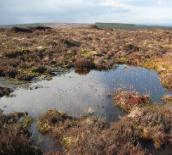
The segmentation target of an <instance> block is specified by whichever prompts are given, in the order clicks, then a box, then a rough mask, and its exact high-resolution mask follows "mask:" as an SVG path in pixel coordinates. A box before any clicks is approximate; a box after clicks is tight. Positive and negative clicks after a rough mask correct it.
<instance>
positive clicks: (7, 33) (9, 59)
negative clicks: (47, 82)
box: [0, 27, 172, 88]
mask: <svg viewBox="0 0 172 155" xmlns="http://www.w3.org/2000/svg"><path fill="white" fill-rule="evenodd" d="M14 30H15V31H14ZM25 30H26V31H30V33H27V32H25ZM18 32H21V33H18ZM0 42H1V45H0V66H1V67H0V76H4V77H11V78H16V79H19V80H32V79H33V78H34V77H37V76H39V75H41V74H44V75H46V76H52V75H51V73H54V71H56V70H59V69H60V68H62V69H69V68H71V67H79V68H82V69H83V70H85V68H87V70H89V69H99V70H101V69H110V68H112V67H113V66H114V65H115V64H116V63H125V64H131V65H140V66H146V67H148V68H156V66H158V65H159V63H156V64H154V65H153V66H152V65H149V63H150V62H154V61H158V62H159V61H160V62H161V59H159V58H162V57H163V59H162V61H163V62H164V64H165V63H166V62H167V61H166V58H168V57H169V56H170V55H171V49H172V46H171V31H170V30H165V29H149V30H146V29H140V30H117V29H115V30H98V29H95V28H79V27H77V28H63V27H61V28H59V29H57V28H54V29H51V28H46V27H45V28H43V27H40V28H39V27H37V28H13V29H12V31H11V30H9V29H1V30H0ZM168 60H169V61H168V63H167V64H166V65H168V64H169V63H170V62H171V61H170V58H168ZM145 63H146V64H145ZM39 66H44V67H45V68H46V70H44V71H41V72H39V70H38V72H37V70H35V68H39ZM157 71H158V72H160V71H159V70H157ZM171 73H172V72H171V69H169V68H166V72H164V71H163V73H162V74H161V73H160V77H161V81H162V83H163V84H164V85H165V86H166V87H167V88H171V80H170V79H171Z"/></svg>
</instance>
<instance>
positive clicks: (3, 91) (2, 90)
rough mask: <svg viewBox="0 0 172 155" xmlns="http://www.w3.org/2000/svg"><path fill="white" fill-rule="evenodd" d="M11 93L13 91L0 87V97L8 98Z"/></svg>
mask: <svg viewBox="0 0 172 155" xmlns="http://www.w3.org/2000/svg"><path fill="white" fill-rule="evenodd" d="M11 92H13V90H12V89H10V88H5V87H0V97H3V96H4V95H7V96H9V95H10V93H11Z"/></svg>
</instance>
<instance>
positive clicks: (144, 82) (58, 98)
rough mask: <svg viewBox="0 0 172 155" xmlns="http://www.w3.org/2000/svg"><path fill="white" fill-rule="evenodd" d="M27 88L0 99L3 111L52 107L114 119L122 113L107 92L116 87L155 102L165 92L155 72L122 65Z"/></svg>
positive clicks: (40, 110) (36, 111) (42, 110)
mask: <svg viewBox="0 0 172 155" xmlns="http://www.w3.org/2000/svg"><path fill="white" fill-rule="evenodd" d="M30 88H32V89H24V88H18V89H16V90H15V91H14V93H13V95H15V96H14V97H3V98H1V99H0V109H2V110H4V112H7V113H8V112H12V111H21V112H22V111H27V112H29V114H31V115H32V116H33V117H39V116H40V115H41V114H43V113H45V112H46V111H47V110H48V109H53V108H56V109H58V110H60V111H63V112H67V113H68V114H70V115H72V116H80V115H85V114H87V113H92V114H94V115H96V116H98V117H103V118H105V119H106V120H108V121H114V120H116V119H118V117H119V116H121V115H122V113H121V111H120V110H119V109H118V108H117V107H115V106H114V105H113V104H112V99H111V97H110V95H109V94H111V93H113V92H114V91H115V90H116V89H118V88H126V89H131V90H136V91H138V92H140V93H142V94H149V95H150V96H151V98H152V100H153V101H155V102H159V101H160V98H161V97H162V96H163V95H164V94H165V93H167V90H166V89H165V88H163V86H162V85H161V83H160V81H159V77H158V75H157V73H156V72H153V71H150V70H147V69H144V68H140V67H132V66H130V67H127V66H125V65H119V66H118V67H117V68H115V69H113V70H110V71H91V72H90V73H88V74H87V75H79V74H77V73H75V72H74V71H71V72H69V73H66V74H64V75H60V76H56V77H54V78H53V79H52V80H51V81H46V80H44V81H40V82H36V83H34V84H31V86H30Z"/></svg>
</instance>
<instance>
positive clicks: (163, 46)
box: [0, 24, 172, 155]
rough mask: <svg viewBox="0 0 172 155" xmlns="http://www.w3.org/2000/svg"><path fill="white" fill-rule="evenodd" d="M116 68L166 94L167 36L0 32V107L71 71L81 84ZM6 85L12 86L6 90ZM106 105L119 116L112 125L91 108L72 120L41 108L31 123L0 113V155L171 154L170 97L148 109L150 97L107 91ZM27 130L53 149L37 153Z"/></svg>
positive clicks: (162, 31)
mask: <svg viewBox="0 0 172 155" xmlns="http://www.w3.org/2000/svg"><path fill="white" fill-rule="evenodd" d="M118 65H124V70H125V69H126V70H127V68H130V66H134V67H139V68H144V69H146V70H150V71H151V72H156V74H157V75H158V76H159V77H158V78H159V81H160V83H161V84H162V87H163V88H164V89H165V90H166V91H168V92H171V89H172V30H171V29H168V28H137V29H127V28H125V29H119V28H118V29H100V28H97V27H96V26H94V25H89V26H87V25H82V26H79V25H60V26H55V25H51V24H50V25H46V26H34V27H12V28H0V79H1V80H0V97H1V98H0V104H1V103H3V102H4V100H7V102H8V100H10V98H15V96H13V93H14V94H15V91H17V89H18V88H19V87H20V86H21V85H22V86H23V85H27V84H32V83H34V82H36V81H42V80H48V81H51V79H53V78H54V77H56V76H58V74H60V75H61V74H65V73H66V72H69V71H71V70H74V72H76V73H77V74H79V75H82V77H84V76H87V74H89V72H91V71H92V70H94V71H99V72H103V73H106V72H108V71H110V70H112V69H114V70H115V69H116V68H117V66H118ZM124 72H125V71H124ZM145 76H147V75H145ZM132 80H135V79H134V78H133V79H132ZM4 81H6V82H4ZM7 81H8V82H9V83H12V84H10V85H8V84H6V83H8V82H7ZM130 81H131V80H130ZM118 82H120V80H119V81H118V80H117V83H118ZM66 84H67V83H66ZM82 85H85V83H84V80H83V82H82ZM64 87H65V83H64ZM139 87H143V88H144V87H145V81H144V82H143V83H142V81H140V84H139ZM155 87H156V86H155ZM93 88H94V86H93ZM93 88H92V89H93ZM34 89H41V88H39V87H36V88H34ZM157 89H158V88H157ZM30 91H32V90H30ZM73 91H74V90H73ZM69 95H70V94H69ZM95 95H96V94H95ZM16 97H17V96H16ZM38 97H40V96H38ZM107 97H110V99H111V100H112V107H113V106H114V107H116V108H118V109H119V110H120V111H122V113H123V115H122V116H121V117H120V118H118V119H117V120H115V121H106V120H104V119H103V118H100V117H97V116H96V117H95V116H94V110H93V109H91V108H89V109H88V115H82V116H78V117H77V116H71V115H70V114H69V113H64V112H66V111H63V110H62V111H63V112H61V109H55V108H53V107H48V108H47V112H45V113H44V114H41V115H39V116H38V117H37V118H35V117H34V116H33V115H32V113H30V112H29V111H27V110H26V111H25V112H23V111H22V112H21V111H16V110H15V111H10V113H8V112H5V110H3V111H4V112H3V111H2V112H1V113H0V137H1V138H0V154H2V155H8V154H11V155H18V154H25V155H26V154H28V155H32V154H33V155H37V154H40V155H41V154H44V155H45V154H46V155H55V154H59V155H60V154H62V155H63V154H73V155H76V154H88V155H91V154H100V155H101V154H102V155H104V154H107V155H112V154H119V155H128V154H129V155H137V154H138V155H142V154H156V155H157V154H160V155H161V154H163V155H169V154H172V96H171V93H168V94H166V95H164V96H161V100H159V101H156V103H154V100H153V99H152V98H151V96H150V94H142V93H140V92H137V91H136V90H128V89H127V90H126V89H125V90H124V89H123V88H118V89H115V90H114V91H113V92H111V93H110V94H108V95H107ZM88 98H89V96H88ZM76 100H77V98H76ZM10 101H11V100H10ZM18 102H19V101H18ZM22 102H23V103H22V104H23V105H25V103H24V100H22ZM32 102H34V101H32ZM35 102H36V101H35ZM49 102H52V101H51V100H49ZM59 102H60V101H59ZM81 102H82V101H81ZM157 102H159V103H157ZM10 104H11V105H8V106H12V104H13V103H11V102H10ZM33 104H34V103H33ZM33 104H32V105H33ZM41 106H42V105H41V103H40V107H41ZM32 108H33V109H34V107H32ZM33 124H34V125H35V128H36V129H34V130H37V134H40V135H42V136H43V137H45V136H46V137H50V138H51V139H52V141H53V143H54V144H53V146H54V147H55V149H54V147H53V149H51V148H48V149H44V147H43V145H40V144H39V143H38V142H37V141H38V140H37V139H38V138H33V137H34V135H35V134H33V131H32V129H33ZM33 139H34V140H33ZM44 140H45V139H44ZM45 141H46V140H45ZM47 143H48V142H47ZM47 145H48V144H47Z"/></svg>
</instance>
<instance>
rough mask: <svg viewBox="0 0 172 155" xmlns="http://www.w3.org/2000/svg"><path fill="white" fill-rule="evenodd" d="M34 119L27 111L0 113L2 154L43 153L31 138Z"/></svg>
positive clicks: (0, 146)
mask: <svg viewBox="0 0 172 155" xmlns="http://www.w3.org/2000/svg"><path fill="white" fill-rule="evenodd" d="M31 123H32V119H31V117H30V116H28V114H27V113H20V112H19V113H16V112H15V113H11V114H8V115H4V114H3V113H2V112H1V113H0V137H1V138H0V154H2V155H9V154H10V155H18V154H21V155H24V154H25V155H41V154H42V151H41V150H40V149H39V148H38V147H37V146H36V145H33V143H32V141H31V140H30V139H29V137H30V132H29V127H30V125H31Z"/></svg>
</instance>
